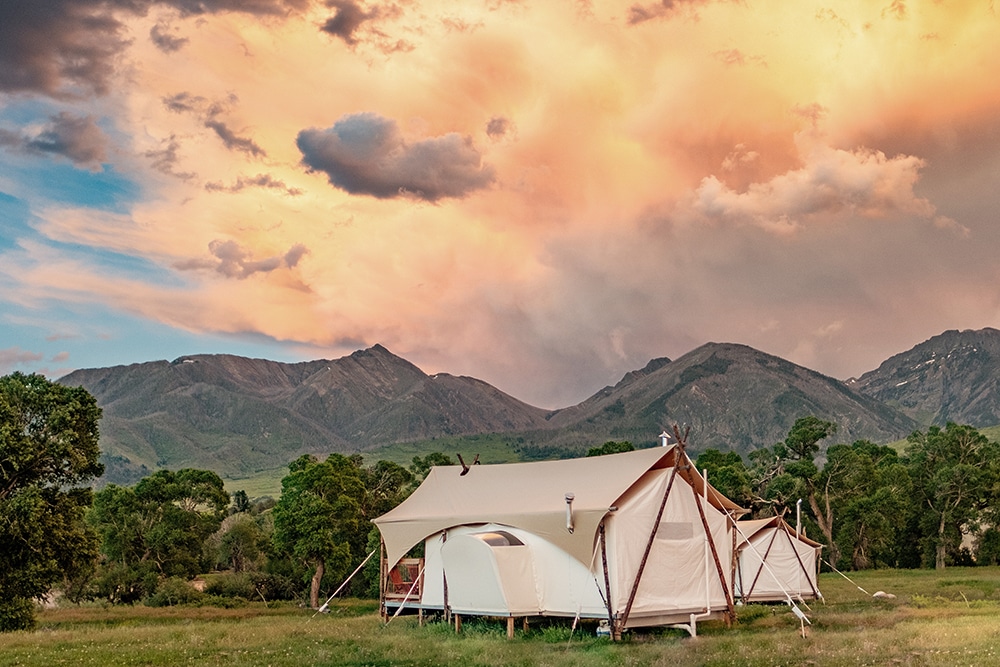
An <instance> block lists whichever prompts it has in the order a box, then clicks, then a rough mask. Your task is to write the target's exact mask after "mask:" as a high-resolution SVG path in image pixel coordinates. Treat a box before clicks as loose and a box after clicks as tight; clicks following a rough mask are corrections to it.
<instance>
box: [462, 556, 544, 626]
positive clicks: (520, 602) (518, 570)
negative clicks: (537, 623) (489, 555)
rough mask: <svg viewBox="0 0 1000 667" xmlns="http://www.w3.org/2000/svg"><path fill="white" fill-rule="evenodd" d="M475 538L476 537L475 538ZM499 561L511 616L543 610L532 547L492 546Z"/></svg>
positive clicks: (502, 584)
mask: <svg viewBox="0 0 1000 667" xmlns="http://www.w3.org/2000/svg"><path fill="white" fill-rule="evenodd" d="M473 539H475V538H473ZM490 549H492V551H493V557H494V558H495V559H496V562H497V570H498V572H499V574H500V585H501V586H502V587H503V592H504V598H505V599H506V600H507V612H508V613H509V614H510V615H511V616H529V615H530V616H534V615H536V614H538V613H539V612H540V611H541V605H540V604H539V600H538V591H537V590H536V588H535V571H534V564H533V558H532V553H531V547H528V546H508V547H490Z"/></svg>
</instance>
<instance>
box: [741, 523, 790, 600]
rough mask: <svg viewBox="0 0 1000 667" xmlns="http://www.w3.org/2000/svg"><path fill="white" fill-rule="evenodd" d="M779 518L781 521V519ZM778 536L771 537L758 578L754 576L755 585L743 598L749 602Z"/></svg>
mask: <svg viewBox="0 0 1000 667" xmlns="http://www.w3.org/2000/svg"><path fill="white" fill-rule="evenodd" d="M778 518H779V519H780V518H781V517H778ZM777 536H778V534H777V533H774V534H772V535H771V541H770V542H768V543H767V549H765V550H764V557H763V558H761V559H760V567H758V568H757V574H756V576H754V578H753V583H752V584H750V590H749V591H747V594H746V596H744V598H743V599H744V600H749V599H750V596H751V595H752V594H753V589H754V588H756V586H757V580H758V579H760V573H761V572H763V571H764V565H766V564H767V557H768V555H769V554H770V553H771V547H773V546H774V538H776V537H777ZM747 544H749V541H748V542H747Z"/></svg>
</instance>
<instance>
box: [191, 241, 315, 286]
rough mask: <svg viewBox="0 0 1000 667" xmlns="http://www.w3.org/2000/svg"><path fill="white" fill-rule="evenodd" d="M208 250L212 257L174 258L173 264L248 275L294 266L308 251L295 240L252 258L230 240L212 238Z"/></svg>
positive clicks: (195, 268) (235, 274)
mask: <svg viewBox="0 0 1000 667" xmlns="http://www.w3.org/2000/svg"><path fill="white" fill-rule="evenodd" d="M208 251H209V252H210V253H211V254H212V256H213V257H214V259H193V260H187V261H183V262H176V263H175V264H174V268H176V269H179V270H182V271H191V270H201V269H208V270H213V271H216V272H218V273H221V274H222V275H224V276H226V277H227V278H238V279H240V280H242V279H244V278H248V277H249V276H252V275H253V274H255V273H270V272H271V271H275V270H277V269H280V268H289V269H292V268H295V267H296V266H297V265H298V263H299V262H300V261H301V260H302V258H303V257H305V256H306V255H307V254H309V249H308V248H307V247H306V246H304V245H303V244H301V243H296V244H295V245H293V246H292V247H291V248H289V250H288V252H286V253H285V254H284V255H280V256H273V257H268V258H266V259H253V253H252V251H250V250H248V249H247V248H245V247H244V246H241V245H240V244H239V243H237V242H236V241H233V240H229V241H222V240H218V239H216V240H214V241H212V242H211V243H209V244H208Z"/></svg>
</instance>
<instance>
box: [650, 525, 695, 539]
mask: <svg viewBox="0 0 1000 667" xmlns="http://www.w3.org/2000/svg"><path fill="white" fill-rule="evenodd" d="M693 536H694V526H693V525H692V524H691V523H690V522H688V521H661V522H660V527H659V528H657V529H656V539H658V540H690V539H691V538H692V537H693Z"/></svg>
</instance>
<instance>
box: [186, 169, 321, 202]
mask: <svg viewBox="0 0 1000 667" xmlns="http://www.w3.org/2000/svg"><path fill="white" fill-rule="evenodd" d="M246 188H267V189H270V190H282V191H283V192H284V193H285V194H288V195H291V196H293V197H294V196H297V195H300V194H302V190H300V189H299V188H292V187H289V186H287V185H286V184H285V182H284V181H281V180H278V179H276V178H274V177H273V176H271V175H270V174H257V175H256V176H251V177H243V176H240V177H239V178H237V179H236V182H235V183H233V184H232V185H223V184H222V183H219V182H212V183H206V184H205V189H206V190H208V191H209V192H232V193H235V192H240V191H242V190H245V189H246Z"/></svg>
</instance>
